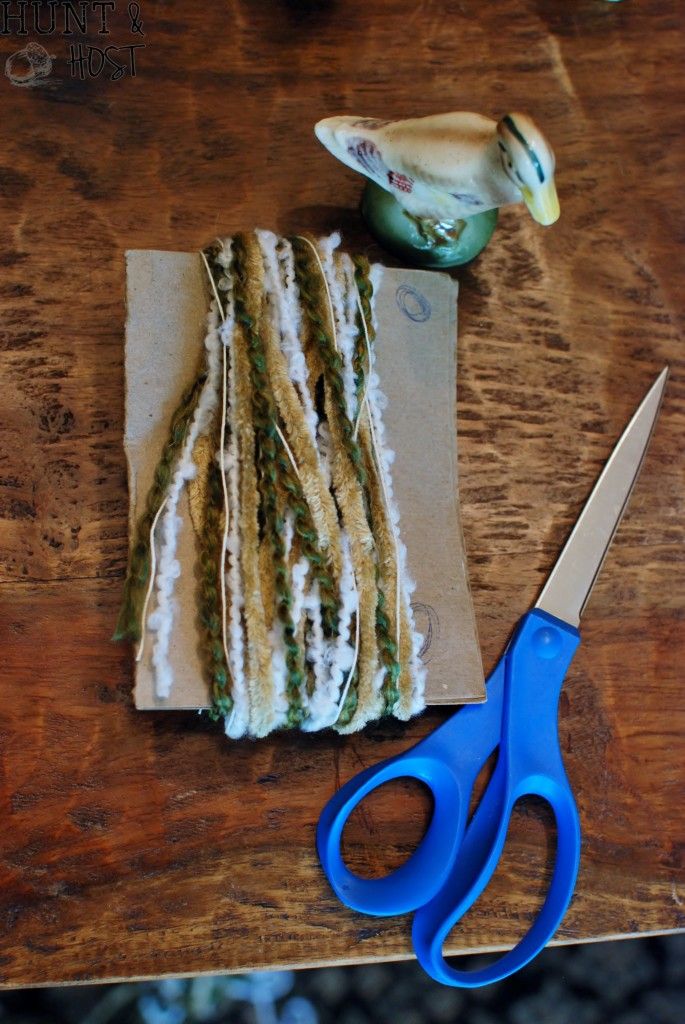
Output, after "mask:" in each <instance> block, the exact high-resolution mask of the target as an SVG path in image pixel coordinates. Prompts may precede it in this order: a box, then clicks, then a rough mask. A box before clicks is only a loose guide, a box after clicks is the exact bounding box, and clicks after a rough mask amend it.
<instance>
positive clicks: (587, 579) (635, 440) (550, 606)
mask: <svg viewBox="0 0 685 1024" xmlns="http://www.w3.org/2000/svg"><path fill="white" fill-rule="evenodd" d="M667 377H668V367H665V369H663V370H662V371H661V373H660V374H659V376H658V377H657V379H656V380H655V381H654V383H653V384H652V386H651V388H650V389H649V391H648V392H647V394H646V395H645V397H644V398H643V399H642V401H641V402H640V405H639V406H638V408H637V409H636V411H635V413H634V415H633V418H632V419H631V421H630V423H629V424H628V426H627V427H626V429H625V430H624V431H623V434H622V435H621V437H620V439H619V440H618V442H617V443H616V447H615V448H614V450H613V452H612V453H611V455H610V457H609V461H608V462H607V463H606V465H605V467H604V469H603V470H602V472H601V474H600V476H599V479H598V480H597V483H596V484H595V486H594V488H593V491H592V494H591V495H590V497H589V498H588V500H587V502H586V503H585V508H584V509H583V511H582V512H581V514H580V516H579V517H578V519H577V521H576V525H575V526H574V527H573V530H572V531H571V535H570V536H569V538H568V540H567V541H566V544H565V546H564V548H563V550H562V552H561V554H560V555H559V558H558V559H557V563H556V565H555V566H554V568H553V569H552V572H551V573H550V575H549V577H548V579H547V582H546V584H545V586H544V588H543V590H542V593H541V594H540V597H539V598H538V601H537V603H536V605H535V607H536V608H541V609H542V611H544V612H549V614H550V615H554V616H556V618H558V619H562V620H563V621H564V622H568V623H569V625H571V626H577V625H578V624H579V622H580V616H581V615H582V613H583V609H584V607H585V603H586V602H587V599H588V597H589V596H590V592H591V590H592V588H593V586H594V583H595V580H596V579H597V576H598V575H599V570H600V569H601V568H602V563H603V561H604V558H605V557H606V553H607V551H608V550H609V546H610V544H611V541H612V540H613V536H614V533H615V532H616V530H617V528H618V524H619V523H620V522H621V519H622V517H623V513H624V512H625V510H626V507H627V505H628V500H629V498H630V494H631V492H632V490H633V487H634V486H635V481H636V480H637V478H638V476H639V473H640V468H641V466H642V460H643V459H644V456H645V452H646V451H647V447H648V445H649V440H650V438H651V436H652V430H653V429H654V424H655V422H656V418H657V415H658V413H659V406H660V405H661V399H662V397H663V393H664V388H665V386H666V378H667Z"/></svg>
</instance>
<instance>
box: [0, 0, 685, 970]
mask: <svg viewBox="0 0 685 1024" xmlns="http://www.w3.org/2000/svg"><path fill="white" fill-rule="evenodd" d="M140 17H141V18H142V19H143V25H142V30H143V31H144V32H145V35H144V36H141V35H139V34H137V33H135V32H132V31H131V27H130V25H129V16H128V14H127V5H126V4H123V3H121V2H120V0H117V9H116V10H115V11H114V13H113V14H112V15H111V18H110V21H111V24H110V34H109V36H108V37H105V36H101V35H98V31H97V30H98V27H99V26H98V22H97V20H93V19H92V18H91V21H92V24H91V26H90V32H89V35H88V36H87V37H84V36H79V35H78V34H75V35H72V36H63V35H60V34H55V35H53V36H50V37H48V36H40V37H39V36H37V35H36V33H35V32H29V33H28V35H27V36H18V35H17V34H16V31H14V32H12V33H11V34H9V35H6V36H0V51H1V52H0V66H3V65H4V60H5V58H6V57H7V56H9V55H10V54H11V53H13V52H15V51H16V50H18V49H19V48H21V47H22V46H25V45H26V42H27V41H31V40H34V41H39V42H40V43H41V44H43V45H45V47H46V49H48V51H49V53H50V54H53V55H54V57H55V62H54V68H53V71H52V74H51V75H50V76H49V77H48V78H45V79H44V80H42V82H41V84H40V85H38V86H36V87H35V88H31V87H19V86H15V85H13V84H12V83H11V82H10V81H9V79H8V78H6V77H4V76H2V77H0V95H1V97H2V122H1V124H2V127H1V129H0V130H1V132H2V150H1V152H0V165H1V166H0V211H1V212H0V264H1V266H2V274H1V277H0V300H1V312H0V349H1V353H0V372H1V374H2V401H1V402H0V651H1V654H0V660H1V663H2V671H1V673H0V685H1V686H2V701H1V704H0V772H1V774H0V809H1V814H2V829H1V830H0V922H1V924H0V927H1V930H2V945H1V948H0V980H1V982H2V984H4V985H36V984H42V983H47V982H56V981H76V980H90V979H102V978H115V977H140V976H149V975H163V974H190V973H193V972H202V971H225V970H238V969H241V968H246V967H258V966H264V965H274V966H275V965H283V964H295V965H304V964H319V963H331V962H335V963H341V962H351V961H359V960H369V959H381V958H385V959H396V958H400V957H403V956H407V955H409V954H410V953H411V945H410V922H409V920H408V919H407V918H397V919H393V918H391V919H388V920H376V919H371V918H365V917H362V916H360V915H358V914H355V913H352V912H350V911H348V910H346V909H345V908H343V907H341V906H340V905H339V904H338V902H337V900H336V899H335V898H334V897H333V895H332V894H331V892H330V891H329V889H328V887H327V885H326V883H325V880H324V878H323V876H322V874H321V872H320V869H319V867H318V864H317V859H316V855H315V851H314V831H315V825H316V821H317V818H318V814H319V811H320V809H321V807H322V806H323V804H324V802H325V801H326V800H327V799H328V797H329V796H330V795H331V794H332V793H333V791H334V789H335V787H336V785H338V784H339V782H340V781H341V780H345V779H346V778H348V777H349V776H350V775H351V774H352V773H353V772H355V771H357V770H358V769H360V768H362V767H364V766H365V765H369V764H371V763H372V762H375V761H376V760H377V759H379V758H380V757H382V756H386V755H388V754H391V753H394V752H397V751H400V750H402V749H404V748H405V747H406V746H407V744H408V743H410V742H412V741H414V740H416V739H417V738H419V737H420V736H422V735H424V734H425V733H426V732H427V731H428V730H429V729H430V728H431V727H432V726H433V725H434V724H435V723H437V722H438V721H440V720H441V718H442V717H443V716H442V715H441V714H440V713H437V712H433V713H430V714H427V715H426V716H425V717H423V718H422V719H420V720H418V721H414V722H412V723H411V724H410V725H409V726H407V727H399V726H395V727H387V726H383V727H377V728H372V729H369V730H367V731H366V732H365V733H364V734H363V735H361V736H355V737H350V738H346V739H343V738H340V737H337V736H329V735H324V736H301V735H283V736H278V737H276V738H273V739H269V740H264V741H261V742H256V743H251V742H241V743H231V742H229V741H227V740H225V739H224V738H223V737H222V736H221V735H220V733H219V732H218V731H217V730H216V728H215V727H213V726H212V725H211V724H210V723H209V722H207V721H205V720H204V719H201V718H199V717H198V716H194V715H189V714H143V713H137V712H135V711H134V709H133V706H132V701H131V677H132V671H131V655H130V652H129V650H127V649H126V648H125V647H121V646H115V645H113V644H112V643H111V642H110V639H109V637H110V635H111V633H112V629H113V625H114V621H115V617H116V611H117V606H118V602H119V598H120V595H121V586H122V580H123V575H124V571H125V562H126V551H127V505H128V502H127V493H126V473H125V463H124V453H123V447H122V430H123V362H122V361H123V340H124V339H123V331H124V316H125V310H124V260H123V252H124V250H125V249H127V248H160V249H161V248H168V249H176V250H189V249H199V248H200V247H201V246H203V245H206V244H207V243H208V242H210V241H211V240H212V238H213V237H214V236H215V235H216V234H218V233H222V234H225V233H230V232H233V231H235V230H237V229H239V228H250V227H253V226H255V225H262V226H264V227H270V228H272V229H274V230H276V231H281V232H285V231H296V230H303V229H309V230H312V231H316V232H326V231H330V230H332V229H335V228H340V229H342V231H343V233H344V238H345V244H346V246H347V247H348V248H349V249H351V250H355V249H365V250H367V251H369V252H370V254H371V255H373V256H374V257H377V256H379V255H380V253H379V251H378V250H377V249H376V248H375V247H374V246H373V245H372V244H371V243H370V240H369V238H368V236H367V235H366V233H365V230H364V228H363V225H362V224H361V222H360V219H359V216H358V214H357V209H356V206H357V201H358V196H359V191H360V185H361V181H360V179H359V178H358V177H357V176H355V175H354V174H352V173H351V172H349V171H347V170H346V169H345V168H344V167H342V166H341V165H340V164H338V163H337V162H335V161H334V160H333V159H332V158H331V157H330V156H329V155H328V154H327V153H326V152H325V151H324V150H323V148H322V147H321V146H320V145H319V144H318V143H317V142H316V140H315V139H314V136H313V134H312V125H313V123H314V121H316V120H317V119H318V118H320V117H322V116H324V115H326V114H333V113H342V112H347V113H359V114H364V115H379V116H383V117H393V116H409V115H420V114H427V113H432V112H434V111H438V110H451V109H466V110H477V111H481V112H483V113H485V114H488V115H491V116H495V117H498V116H500V115H501V114H503V113H505V112H507V111H508V110H518V109H523V110H527V111H529V112H530V113H532V114H533V115H534V116H535V118H536V119H537V120H538V121H539V123H540V124H541V126H542V127H543V128H544V130H545V131H546V133H547V134H548V135H549V137H550V139H551V141H552V143H553V145H554V148H555V150H556V153H557V161H558V175H557V181H558V187H559V195H560V199H561V208H562V216H561V220H560V221H559V223H558V224H557V225H555V226H554V227H553V228H550V229H542V228H540V227H539V226H538V225H536V224H534V223H533V222H532V220H531V219H530V217H529V216H528V215H527V213H526V212H525V210H523V209H521V210H519V209H517V210H511V211H506V212H504V213H503V214H502V216H501V220H500V226H499V228H498V230H497V233H496V235H495V237H494V239H493V241H492V243H491V245H490V246H489V248H488V249H487V250H486V251H485V252H484V253H483V255H482V256H481V257H480V258H479V259H478V260H477V261H476V262H475V263H474V264H473V265H472V266H470V267H469V268H467V269H465V270H462V271H460V272H458V277H459V280H460V283H461V292H460V338H459V371H458V420H459V431H460V457H459V467H460V485H461V494H462V508H463V522H464V530H465V537H466V547H467V551H468V556H469V568H470V573H471V579H472V587H473V595H474V601H475V606H476V613H477V620H478V626H479V632H480V638H481V644H482V651H483V660H484V663H485V666H486V669H489V668H490V667H492V666H493V665H494V663H495V661H496V659H497V658H498V656H499V654H500V653H501V651H502V648H503V646H504V644H505V642H506V640H507V637H508V634H509V632H510V630H511V628H512V626H513V624H514V623H515V621H516V619H517V618H518V616H519V615H520V614H521V613H522V612H523V611H524V610H525V609H526V608H527V607H528V606H529V604H530V603H531V602H532V601H533V600H534V598H535V596H536V592H537V590H538V587H539V586H540V584H541V582H542V580H543V578H544V576H545V574H546V572H547V570H548V569H549V568H550V566H551V564H552V562H553V560H554V557H555V555H556V553H557V551H558V549H559V547H560V545H561V543H562V541H563V539H564V537H565V535H566V533H567V531H568V529H569V527H570V525H571V523H572V522H573V520H574V518H575V516H576V514H577V513H578V511H579V509H580V507H581V505H582V502H583V500H584V498H585V497H586V495H587V493H588V492H589V490H590V487H591V485H592V483H593V481H594V479H595V476H596V474H597V473H598V471H599V469H600V467H601V466H602V464H603V462H604V460H605V458H606V457H607V455H608V454H609V452H610V450H611V447H612V445H613V442H614V440H615V438H616V437H617V436H618V434H619V433H620V431H621V429H622V428H623V426H624V424H625V422H626V421H627V419H628V417H629V415H630V413H631V412H632V410H633V408H634V406H635V405H636V403H637V402H638V400H639V399H640V397H641V396H642V394H643V393H644V391H645V390H646V388H647V386H648V385H649V383H650V382H651V381H652V380H653V378H654V376H655V375H656V373H657V372H658V370H659V369H660V368H661V367H662V366H663V365H664V363H666V362H668V363H670V365H671V379H670V383H669V386H668V391H667V394H666V399H665V403H664V407H663V411H662V416H661V420H660V422H659V426H658V430H657V432H656V434H655V437H654V440H653V443H652V446H651V450H650V452H649V457H648V459H647V462H646V464H645V467H644V470H643V473H642V476H641V478H640V481H639V483H638V486H637V488H636V491H635V494H634V497H633V500H632V504H631V506H630V510H629V512H628V514H627V516H626V519H625V521H624V523H623V526H622V527H621V530H620V533H619V534H618V536H617V539H616V541H615V544H614V547H613V549H612V552H611V555H610V557H609V559H608V561H607V564H606V566H605V569H604V572H603V575H602V577H601V579H600V581H599V583H598V586H597V588H596V590H595V593H594V595H593V597H592V600H591V602H590V604H589V606H588V608H587V613H586V616H585V620H584V632H583V640H584V643H583V645H582V646H581V648H580V650H579V653H578V655H577V656H576V659H575V662H574V664H573V665H572V667H571V670H570V673H569V676H568V679H567V683H566V686H565V689H564V691H563V696H562V705H561V720H560V730H561V738H562V742H563V747H564V751H565V755H566V764H567V768H568V772H569V775H570V778H571V781H572V784H573V786H574V789H575V792H576V794H577V798H578V803H579V807H580V812H581V818H582V826H583V833H584V845H583V854H582V866H581V873H580V878H579V883H578V889H577V894H576V897H575V900H574V902H573V904H572V906H571V909H570V910H569V912H568V914H567V916H566V918H565V920H564V922H563V925H562V927H561V930H560V932H559V936H558V938H559V940H561V941H577V940H583V939H588V938H593V937H596V936H606V935H627V934H634V933H639V932H648V931H654V930H656V931H661V930H669V929H677V928H681V927H683V924H684V910H683V904H684V902H685V887H684V886H683V872H682V854H683V840H684V838H685V829H684V828H683V819H684V816H685V815H684V811H683V808H684V806H685V802H684V801H683V792H684V790H683V782H684V781H685V780H684V778H683V764H684V761H685V759H684V753H685V730H684V728H683V725H684V718H685V716H684V714H683V694H684V687H683V682H684V679H683V676H684V670H683V664H684V663H685V644H684V635H683V634H684V630H683V610H684V608H685V586H684V583H683V521H684V514H685V508H684V507H683V506H684V504H685V502H684V500H683V498H684V488H683V483H684V473H683V469H684V463H685V452H684V446H683V427H684V425H685V418H684V415H683V414H684V411H685V402H684V398H685V386H684V384H685V381H684V375H683V371H684V362H683V347H682V336H681V334H680V333H679V321H680V327H681V328H682V313H683V302H682V291H681V283H680V282H681V278H682V263H681V262H680V259H679V257H680V254H681V252H682V249H681V245H682V233H683V232H682V228H683V204H682V183H683V180H684V173H683V172H684V170H685V167H684V165H685V154H684V150H683V143H682V124H681V121H682V109H683V95H682V93H683V88H682V84H683V76H682V64H681V58H682V53H681V47H680V36H681V33H682V29H683V16H682V6H681V5H680V4H678V3H677V0H643V2H640V3H638V2H637V0H626V2H625V3H620V4H610V3H606V2H603V0H573V2H569V3H564V4H559V3H554V2H553V0H493V2H491V3H488V4H483V3H480V2H478V0H459V2H437V0H434V2H426V0H424V2H417V3H414V4H406V3H404V2H402V0H384V2H376V3H369V2H368V0H338V2H330V3H315V2H309V3H307V2H305V0H302V2H299V3H298V2H295V0H292V2H289V3H288V2H276V0H273V2H264V3H260V4H255V3H249V2H247V0H242V2H241V0H233V2H227V3H222V4H203V5H195V4H191V3H182V2H180V0H166V2H162V0H158V2H152V0H143V3H142V4H141V5H140ZM103 40H104V42H103ZM79 42H80V43H82V44H83V45H84V46H85V45H92V46H99V47H102V46H104V45H105V43H106V44H107V45H118V46H128V45H131V44H136V45H139V44H144V48H140V49H138V50H136V51H135V57H136V75H135V77H133V76H131V75H130V74H127V75H124V76H123V77H120V78H118V79H116V78H115V80H111V78H110V77H109V75H110V73H109V72H105V73H103V74H101V75H100V76H99V77H93V78H89V77H86V78H85V79H84V80H83V81H81V80H80V79H79V78H78V77H72V75H71V73H70V68H69V66H68V63H67V58H68V56H69V46H70V44H77V43H79ZM93 52H94V51H93ZM93 68H94V69H96V68H97V60H94V61H93ZM679 264H680V265H679ZM427 807H428V805H427V802H426V801H425V800H424V799H423V797H422V796H421V795H417V794H415V793H414V792H413V791H411V790H409V789H405V788H401V787H396V788H395V789H394V790H393V791H392V792H388V793H384V794H383V795H381V796H379V797H377V798H375V799H374V800H373V801H371V802H370V803H369V805H368V807H366V808H365V809H364V813H363V814H360V815H359V816H358V817H357V818H356V819H355V820H354V822H353V823H352V824H351V825H350V827H349V829H348V832H347V833H346V849H347V854H348V857H349V860H350V863H351V864H352V865H353V866H355V867H356V868H357V869H358V870H360V871H363V872H366V873H378V872H381V871H383V870H385V869H386V868H387V867H388V866H390V865H394V864H397V863H398V862H399V861H400V860H401V858H402V857H403V856H406V853H407V852H408V850H409V849H410V848H411V845H412V843H415V842H416V841H417V839H418V837H419V835H420V831H421V824H422V822H423V821H424V820H425V816H426V813H427ZM552 835H553V833H552V830H551V828H550V823H549V820H548V817H547V815H546V813H545V812H544V809H541V808H540V807H538V806H537V805H531V806H527V805H526V806H524V807H523V808H522V810H521V812H520V813H518V814H517V815H516V818H515V821H514V822H513V825H512V829H511V841H510V842H509V843H508V846H507V850H506V853H505V860H504V862H503V864H502V866H501V868H500V870H499V871H498V873H497V875H496V877H495V879H494V881H493V884H492V887H491V889H490V890H489V892H488V893H487V895H486V897H485V898H484V899H483V901H482V903H481V904H480V905H479V906H478V908H477V909H474V910H473V912H472V913H470V914H469V915H468V917H467V918H466V919H465V920H464V922H463V923H462V924H461V925H460V926H459V927H458V928H457V929H456V930H455V931H454V933H453V936H452V938H451V947H452V948H453V949H454V950H455V951H464V952H466V951H469V950H475V949H483V948H495V947H503V946H506V945H508V944H511V943H513V942H514V941H515V939H516V938H517V936H519V935H520V934H522V932H523V931H524V930H525V928H526V926H527V924H528V923H529V922H530V920H531V918H532V915H533V913H534V912H535V909H536V907H537V906H538V905H539V901H540V898H541V895H542V893H543V891H544V887H545V884H546V881H547V880H548V877H549V875H548V872H549V861H550V856H551V850H552V845H553V840H552Z"/></svg>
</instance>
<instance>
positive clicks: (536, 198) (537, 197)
mask: <svg viewBox="0 0 685 1024" xmlns="http://www.w3.org/2000/svg"><path fill="white" fill-rule="evenodd" d="M521 195H522V196H523V201H524V203H525V204H526V206H527V207H528V209H529V210H530V212H531V214H532V216H533V218H534V219H535V220H536V221H537V222H538V224H545V225H548V224H554V222H555V220H558V219H559V199H558V196H557V190H556V188H555V185H554V179H552V180H551V181H548V182H546V184H544V185H541V186H540V188H536V189H535V191H534V192H533V190H532V189H530V188H526V187H525V186H524V187H523V188H522V189H521Z"/></svg>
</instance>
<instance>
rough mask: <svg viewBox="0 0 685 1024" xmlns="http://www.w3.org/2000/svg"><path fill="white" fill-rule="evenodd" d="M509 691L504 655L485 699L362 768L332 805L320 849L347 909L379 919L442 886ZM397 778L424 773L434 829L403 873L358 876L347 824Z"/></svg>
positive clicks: (421, 777)
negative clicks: (348, 851) (348, 862)
mask: <svg viewBox="0 0 685 1024" xmlns="http://www.w3.org/2000/svg"><path fill="white" fill-rule="evenodd" d="M503 692H504V662H503V661H500V663H499V665H498V666H497V668H496V669H495V671H494V672H493V674H492V676H491V677H490V679H489V681H488V691H487V693H488V699H487V702H486V703H485V704H475V705H471V706H469V707H464V708H462V709H461V710H460V711H458V712H457V713H456V714H455V715H453V716H452V717H451V718H449V719H448V720H447V721H446V722H445V723H444V724H443V725H441V726H440V727H439V728H438V729H436V730H435V732H433V733H430V734H429V735H428V736H427V737H426V738H425V739H423V740H421V741H420V742H419V743H418V744H416V746H414V747H412V748H411V749H410V750H408V751H406V752H405V753H403V754H399V755H398V756H397V757H392V758H390V759H389V760H387V761H381V762H380V763H379V764H377V765H374V766H373V767H372V768H367V769H366V770H365V771H363V772H360V773H359V775H356V776H355V777H354V778H352V779H350V781H349V782H347V783H346V784H345V785H344V786H342V788H341V789H339V790H338V792H337V793H336V794H335V795H334V796H333V797H332V798H331V799H330V800H329V802H328V803H327V804H326V806H325V808H324V809H323V811H322V813H321V817H320V819H319V825H318V828H317V832H316V845H317V850H318V853H319V859H320V860H321V864H322V866H323V869H324V872H325V874H326V877H327V878H328V881H329V882H330V884H331V887H332V889H333V891H334V892H335V894H336V895H337V896H338V898H339V899H340V900H341V901H342V902H343V903H345V904H346V905H347V906H348V907H351V908H352V909H353V910H359V911H362V912H363V913H366V914H374V915H375V916H377V917H384V916H389V915H392V914H404V913H407V912H408V911H410V910H416V908H417V907H420V906H422V905H423V904H424V903H427V902H428V901H429V900H430V899H431V898H432V897H433V896H434V895H435V893H436V892H437V891H438V889H440V887H441V886H442V884H443V882H445V880H446V879H447V877H448V875H449V873H450V870H451V868H452V865H453V863H454V860H455V858H456V856H457V854H458V852H459V846H460V844H461V840H462V837H463V834H464V826H465V824H466V817H467V814H468V808H469V799H470V796H471V790H472V789H473V784H474V782H475V780H476V777H477V775H478V773H479V772H480V770H481V768H482V767H483V765H484V764H485V762H486V761H487V759H488V757H489V756H490V754H491V753H492V751H493V750H494V749H495V747H496V746H497V744H498V742H499V738H500V730H501V723H502V697H503ZM398 778H414V779H418V780H419V781H420V782H423V783H425V785H426V786H428V787H429V789H430V790H431V792H432V794H433V802H434V806H433V816H432V818H431V822H430V824H429V826H428V830H427V832H426V834H425V836H424V837H423V839H422V841H421V843H420V844H419V846H418V847H417V849H416V850H415V852H414V853H413V855H412V856H411V857H410V858H409V860H408V861H407V862H406V863H405V864H403V865H402V867H400V868H398V869H397V871H393V872H392V874H389V875H386V876H385V877H384V878H374V879H366V878H360V877H359V876H358V875H354V874H353V873H352V872H351V871H350V870H349V869H348V868H347V867H346V866H345V863H344V861H343V859H342V856H341V851H340V843H341V839H342V833H343V829H344V827H345V823H346V821H347V819H348V818H349V816H350V814H351V813H352V811H353V810H354V809H355V807H357V805H358V804H359V803H361V801H362V800H363V799H364V798H365V797H367V796H368V795H369V793H371V792H372V790H374V789H376V788H377V787H378V786H382V785H383V784H384V783H385V782H390V780H391V779H398Z"/></svg>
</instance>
